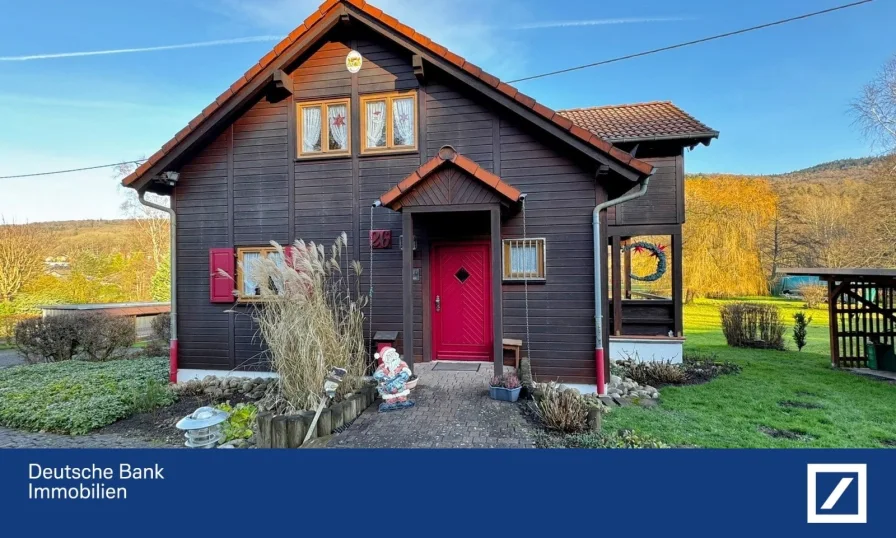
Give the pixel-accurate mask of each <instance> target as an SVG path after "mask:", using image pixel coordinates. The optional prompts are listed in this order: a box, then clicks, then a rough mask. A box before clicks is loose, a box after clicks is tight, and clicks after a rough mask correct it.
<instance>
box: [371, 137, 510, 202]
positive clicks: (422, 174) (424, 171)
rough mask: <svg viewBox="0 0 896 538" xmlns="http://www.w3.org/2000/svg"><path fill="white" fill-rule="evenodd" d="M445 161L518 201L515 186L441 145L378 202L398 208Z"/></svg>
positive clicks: (444, 163)
mask: <svg viewBox="0 0 896 538" xmlns="http://www.w3.org/2000/svg"><path fill="white" fill-rule="evenodd" d="M447 163H453V164H454V165H455V166H457V167H458V168H460V169H461V170H463V171H464V172H466V173H467V174H469V175H470V177H472V178H474V179H476V180H479V181H480V182H482V183H484V184H485V185H486V186H488V187H489V188H490V189H492V190H494V191H495V192H497V193H498V194H499V195H501V197H502V198H505V199H507V200H508V201H510V202H519V201H520V194H521V193H520V191H519V189H516V188H515V187H513V186H511V185H508V184H507V183H504V181H502V180H501V178H499V177H498V176H496V175H495V174H493V173H491V172H489V171H488V170H486V169H485V168H482V167H480V166H479V165H478V164H476V162H474V161H473V160H472V159H470V158H468V157H465V156H463V155H461V154H460V153H458V152H457V151H455V149H454V148H452V147H451V146H443V147H442V149H440V150H439V153H438V154H437V155H436V156H435V157H433V158H432V159H430V160H429V161H427V162H426V164H424V165H423V166H421V167H420V168H418V169H416V170H414V172H413V173H412V174H411V175H409V176H408V177H406V178H404V179H403V180H401V181H400V182H399V183H398V185H396V186H394V187H392V188H391V189H390V190H389V191H388V192H386V193H385V194H383V195H382V196H380V203H381V204H383V205H384V206H386V207H388V208H391V209H399V202H400V201H401V199H402V198H403V197H404V196H405V195H406V194H408V193H410V192H411V191H413V190H414V189H415V188H417V187H418V186H420V185H421V184H422V183H423V182H424V181H425V180H426V178H428V177H429V176H430V175H432V174H433V173H435V172H436V171H437V170H439V169H440V168H443V167H444V166H445V165H446V164H447Z"/></svg>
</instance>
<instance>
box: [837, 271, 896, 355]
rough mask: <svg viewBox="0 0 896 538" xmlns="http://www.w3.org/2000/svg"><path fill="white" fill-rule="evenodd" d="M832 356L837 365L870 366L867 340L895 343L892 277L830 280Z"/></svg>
mask: <svg viewBox="0 0 896 538" xmlns="http://www.w3.org/2000/svg"><path fill="white" fill-rule="evenodd" d="M828 311H829V313H830V316H831V320H830V338H831V359H832V363H833V365H834V366H838V367H847V368H864V367H867V366H868V358H867V357H866V351H865V346H866V344H867V343H868V342H875V343H877V342H883V343H886V344H890V345H893V344H894V343H896V282H894V280H893V279H862V280H849V281H840V282H837V281H835V280H833V279H831V280H829V281H828Z"/></svg>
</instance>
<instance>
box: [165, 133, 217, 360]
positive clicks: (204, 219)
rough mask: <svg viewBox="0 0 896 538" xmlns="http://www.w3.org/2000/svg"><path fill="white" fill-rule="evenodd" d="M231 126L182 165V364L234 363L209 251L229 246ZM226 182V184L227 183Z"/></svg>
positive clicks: (179, 188) (179, 274) (179, 191)
mask: <svg viewBox="0 0 896 538" xmlns="http://www.w3.org/2000/svg"><path fill="white" fill-rule="evenodd" d="M229 146H230V136H229V130H228V131H227V132H225V133H224V134H222V135H220V136H218V137H217V138H216V139H215V140H214V141H213V142H211V143H210V144H209V145H208V146H206V147H205V148H204V149H203V150H202V151H200V152H199V153H198V154H197V155H196V156H195V157H194V158H193V159H192V161H190V162H189V163H188V164H186V165H185V166H183V167H182V168H181V170H180V181H179V182H178V186H177V189H175V193H174V196H175V200H174V203H175V207H176V208H177V248H178V252H177V254H178V263H177V294H178V339H179V349H180V367H181V368H229V367H230V353H229V341H230V337H229V332H230V322H229V318H228V314H225V313H224V310H226V309H227V308H228V305H226V304H212V303H210V302H209V276H210V274H211V272H210V268H209V263H208V251H209V249H211V248H217V247H228V246H231V245H230V234H229V224H228V193H227V189H226V185H227V170H228V159H227V155H228V149H229ZM222 186H224V187H225V188H222Z"/></svg>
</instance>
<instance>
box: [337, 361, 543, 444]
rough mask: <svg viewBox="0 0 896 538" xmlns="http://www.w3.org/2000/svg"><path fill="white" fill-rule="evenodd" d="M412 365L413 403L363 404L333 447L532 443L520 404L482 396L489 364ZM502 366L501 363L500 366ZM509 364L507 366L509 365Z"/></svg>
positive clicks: (530, 430) (485, 393) (487, 377)
mask: <svg viewBox="0 0 896 538" xmlns="http://www.w3.org/2000/svg"><path fill="white" fill-rule="evenodd" d="M435 364H436V363H434V362H430V363H420V364H417V365H415V372H416V374H417V375H418V376H419V378H420V381H418V383H417V388H415V389H414V390H412V391H411V399H412V400H414V401H415V403H416V405H415V407H412V408H410V409H404V410H400V411H391V412H388V413H380V412H379V411H378V409H377V405H372V406H370V407H368V408H367V409H366V410H365V411H364V413H363V414H361V416H359V417H358V418H357V420H355V422H354V423H353V424H352V425H351V426H350V427H349V428H348V429H346V430H345V431H344V432H342V433H340V434H339V435H336V436H334V437H333V439H332V440H331V441H330V443H329V445H328V446H330V447H334V448H534V447H535V431H534V428H533V427H532V425H531V424H529V422H528V421H527V420H526V418H525V417H524V416H523V414H522V412H521V409H520V406H519V405H518V404H512V403H508V402H498V401H495V400H492V399H491V398H489V396H488V380H489V379H490V378H491V376H492V365H491V364H485V363H483V364H482V366H481V367H480V368H479V371H478V372H449V371H433V369H432V368H433V366H434V365H435ZM507 369H508V368H506V367H505V370H507ZM510 370H512V369H510Z"/></svg>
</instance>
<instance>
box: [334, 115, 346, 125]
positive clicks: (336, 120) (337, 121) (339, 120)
mask: <svg viewBox="0 0 896 538" xmlns="http://www.w3.org/2000/svg"><path fill="white" fill-rule="evenodd" d="M333 125H335V126H336V127H342V126H343V125H345V116H342V115H341V114H340V115H339V116H336V117H335V118H333Z"/></svg>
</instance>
